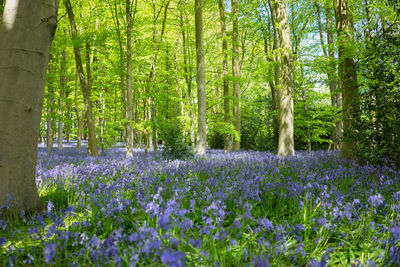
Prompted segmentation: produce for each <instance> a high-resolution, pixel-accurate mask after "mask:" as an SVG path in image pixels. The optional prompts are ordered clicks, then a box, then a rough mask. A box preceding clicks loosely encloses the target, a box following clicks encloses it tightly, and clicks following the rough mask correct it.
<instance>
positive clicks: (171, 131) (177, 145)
mask: <svg viewBox="0 0 400 267" xmlns="http://www.w3.org/2000/svg"><path fill="white" fill-rule="evenodd" d="M160 136H161V139H162V141H163V145H164V149H163V152H162V154H163V156H164V157H165V158H171V159H187V158H190V157H192V156H193V155H194V153H193V149H192V147H190V146H188V144H187V143H186V142H185V138H184V136H183V134H182V130H181V129H180V128H179V126H176V127H175V126H173V125H170V124H165V125H164V127H162V128H161V132H160Z"/></svg>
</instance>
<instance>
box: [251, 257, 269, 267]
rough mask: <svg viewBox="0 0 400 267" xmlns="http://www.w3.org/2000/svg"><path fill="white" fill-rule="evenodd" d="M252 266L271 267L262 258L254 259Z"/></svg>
mask: <svg viewBox="0 0 400 267" xmlns="http://www.w3.org/2000/svg"><path fill="white" fill-rule="evenodd" d="M252 265H253V266H255V267H269V266H270V265H269V262H268V261H267V260H265V258H262V257H254V258H253V262H252Z"/></svg>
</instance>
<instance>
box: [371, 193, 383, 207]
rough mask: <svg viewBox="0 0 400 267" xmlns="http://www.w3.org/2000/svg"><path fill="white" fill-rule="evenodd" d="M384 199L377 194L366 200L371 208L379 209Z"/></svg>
mask: <svg viewBox="0 0 400 267" xmlns="http://www.w3.org/2000/svg"><path fill="white" fill-rule="evenodd" d="M384 200H385V199H384V198H383V197H382V195H381V194H379V193H377V194H376V195H373V196H370V197H369V198H368V201H369V202H370V203H371V205H372V206H373V207H375V208H376V207H379V206H380V205H382V204H383V201H384Z"/></svg>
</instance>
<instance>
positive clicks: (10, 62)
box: [0, 0, 58, 214]
mask: <svg viewBox="0 0 400 267" xmlns="http://www.w3.org/2000/svg"><path fill="white" fill-rule="evenodd" d="M57 11H58V5H57V1H56V0H42V1H39V0H31V1H7V2H6V5H5V10H4V14H3V18H2V23H1V24H0V58H1V60H0V81H1V82H0V124H1V125H2V126H4V127H0V184H1V186H0V207H1V206H3V207H4V206H7V200H8V199H9V196H12V197H13V198H15V199H14V200H11V202H12V203H14V204H15V205H16V206H15V207H14V210H15V209H16V210H17V214H19V213H18V212H19V211H20V210H25V211H26V212H27V211H32V210H39V209H41V207H42V203H41V201H40V199H39V195H38V192H37V187H36V182H35V168H36V160H37V146H38V138H39V131H40V118H41V113H42V106H43V95H44V86H45V81H46V69H47V63H48V59H49V53H50V47H51V43H52V40H53V36H54V33H55V30H56V27H57ZM14 214H15V213H14Z"/></svg>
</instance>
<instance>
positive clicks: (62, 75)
mask: <svg viewBox="0 0 400 267" xmlns="http://www.w3.org/2000/svg"><path fill="white" fill-rule="evenodd" d="M66 57H67V56H66V52H65V50H63V51H62V56H61V63H60V98H59V99H58V116H59V118H58V134H57V137H58V150H62V149H63V101H64V98H65V84H66V77H65V65H66V61H67V59H66Z"/></svg>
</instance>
